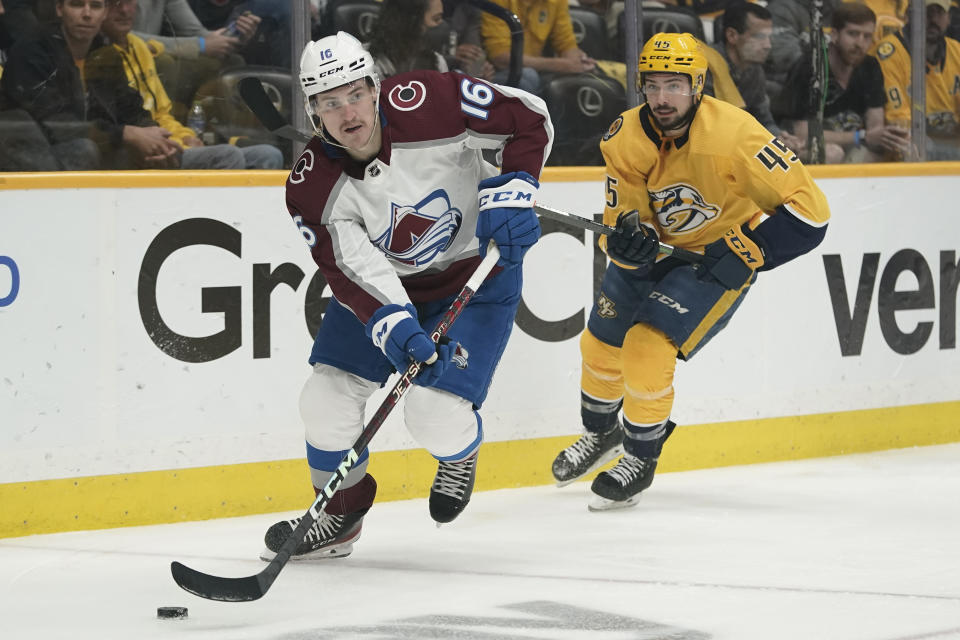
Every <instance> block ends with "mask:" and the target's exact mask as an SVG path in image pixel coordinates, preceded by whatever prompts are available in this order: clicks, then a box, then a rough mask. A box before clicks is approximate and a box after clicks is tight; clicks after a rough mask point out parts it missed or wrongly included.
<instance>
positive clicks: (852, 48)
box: [833, 22, 876, 67]
mask: <svg viewBox="0 0 960 640" xmlns="http://www.w3.org/2000/svg"><path fill="white" fill-rule="evenodd" d="M875 26H876V25H875V24H874V23H873V22H865V23H863V24H850V23H847V24H846V25H844V27H843V29H840V30H839V31H834V32H833V43H834V46H835V47H836V49H837V53H838V54H840V59H841V60H843V61H844V62H845V63H846V64H848V65H850V66H851V67H855V66H857V65H858V64H860V63H861V62H862V61H863V58H864V56H866V55H867V51H869V50H870V47H871V46H872V45H873V30H874V27H875Z"/></svg>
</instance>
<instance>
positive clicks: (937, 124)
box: [874, 33, 960, 135]
mask: <svg viewBox="0 0 960 640" xmlns="http://www.w3.org/2000/svg"><path fill="white" fill-rule="evenodd" d="M874 55H875V56H876V58H877V60H879V61H880V69H881V71H883V88H884V90H885V91H886V93H887V102H886V104H885V105H884V116H885V118H886V121H887V122H888V123H890V124H899V125H900V126H903V127H906V128H907V129H909V128H910V52H909V51H908V49H907V46H906V42H904V40H903V35H902V33H894V34H891V35H889V36H887V37H885V38H884V39H883V40H881V41H880V42H878V43H877V46H876V50H875V52H874ZM926 102H927V133H930V134H934V135H938V134H939V135H952V134H955V133H957V131H958V126H957V125H958V124H960V42H957V41H956V40H954V39H953V38H946V56H945V58H944V60H943V62H942V63H940V64H936V65H931V64H927V86H926Z"/></svg>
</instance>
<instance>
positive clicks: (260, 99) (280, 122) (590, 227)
mask: <svg viewBox="0 0 960 640" xmlns="http://www.w3.org/2000/svg"><path fill="white" fill-rule="evenodd" d="M239 86H240V96H241V97H242V98H243V101H244V102H245V103H246V104H247V107H249V109H250V111H252V112H253V115H254V117H256V118H257V120H259V121H260V123H261V124H263V126H265V127H266V128H267V129H269V130H270V133H273V134H275V135H277V136H280V137H281V138H286V139H288V140H293V141H294V142H304V143H306V142H310V140H312V139H313V137H312V136H310V135H308V134H307V133H306V132H304V131H300V130H299V129H297V128H295V127H293V126H291V125H290V124H289V123H287V121H286V120H285V119H284V118H283V115H282V114H281V113H280V112H279V111H277V108H276V107H275V106H274V105H273V102H272V101H271V100H270V98H269V96H267V92H266V91H264V90H263V84H261V82H260V80H259V79H257V78H255V77H253V76H248V77H246V78H244V79H243V80H241V81H240V84H239ZM533 208H534V210H535V211H536V212H537V213H538V214H539V215H541V216H543V217H545V218H551V219H553V220H556V221H557V222H563V223H565V224H569V225H571V226H574V227H579V228H581V229H586V230H587V231H593V232H594V233H602V234H603V235H607V236H608V235H610V234H611V233H613V231H614V229H613V227H608V226H607V225H605V224H600V223H599V222H594V221H593V220H590V219H589V218H584V217H581V216H577V215H574V214H572V213H566V212H564V211H559V210H558V209H553V208H551V207H546V206H543V205H534V207H533ZM660 253H663V254H666V255H668V256H673V257H675V258H679V259H681V260H684V261H686V262H690V263H692V264H696V263H698V262H703V256H702V255H700V254H699V253H694V252H693V251H689V250H687V249H681V248H679V247H673V246H671V245H669V244H664V243H662V242H661V243H660Z"/></svg>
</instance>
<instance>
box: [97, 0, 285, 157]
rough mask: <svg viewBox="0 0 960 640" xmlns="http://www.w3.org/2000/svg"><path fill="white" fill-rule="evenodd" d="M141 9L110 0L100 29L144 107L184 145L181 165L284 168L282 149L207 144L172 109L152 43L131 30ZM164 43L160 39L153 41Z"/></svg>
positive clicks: (126, 0) (132, 2)
mask: <svg viewBox="0 0 960 640" xmlns="http://www.w3.org/2000/svg"><path fill="white" fill-rule="evenodd" d="M136 12H137V0H109V2H108V11H107V17H106V19H105V20H104V21H103V25H102V26H101V28H100V30H101V32H102V33H103V34H104V36H106V37H107V38H108V39H109V40H110V42H111V43H112V44H113V47H114V48H115V49H116V51H117V52H118V53H119V55H120V56H121V57H122V59H123V69H124V71H125V72H126V75H127V80H128V81H129V84H130V86H131V87H133V88H134V89H136V90H137V91H138V92H139V93H140V96H141V97H142V98H143V108H144V109H146V110H147V111H149V112H150V114H151V115H152V116H153V119H154V120H155V121H156V122H157V124H158V125H159V126H161V127H163V128H164V129H166V130H167V131H169V132H170V140H172V141H173V142H176V143H177V144H179V145H180V146H181V147H183V156H182V158H181V162H180V167H179V168H180V169H280V168H282V167H283V153H282V152H281V151H280V149H278V148H276V147H274V146H271V145H268V144H257V145H251V146H247V147H242V148H241V147H235V146H233V145H229V144H215V145H210V146H206V145H204V143H203V141H202V140H200V138H199V135H198V134H201V133H202V132H200V131H194V130H193V129H191V128H189V127H186V126H184V125H183V124H181V123H180V122H179V121H178V120H177V119H176V118H175V117H174V116H173V113H172V109H173V104H172V102H171V101H170V98H169V96H168V95H167V92H166V90H165V89H164V88H163V84H162V83H161V82H160V77H159V76H158V75H157V67H156V65H155V63H154V61H153V54H152V53H151V50H150V46H148V45H147V43H146V42H145V41H144V40H143V39H142V38H140V37H139V36H136V35H134V34H132V33H130V31H131V29H132V28H133V18H134V16H135V15H136ZM151 44H152V46H154V47H160V46H162V45H159V43H151Z"/></svg>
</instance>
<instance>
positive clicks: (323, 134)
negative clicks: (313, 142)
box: [307, 87, 382, 151]
mask: <svg viewBox="0 0 960 640" xmlns="http://www.w3.org/2000/svg"><path fill="white" fill-rule="evenodd" d="M309 101H310V99H309V98H307V102H308V103H309ZM373 104H374V105H375V108H374V110H373V116H374V117H373V128H372V129H371V130H370V137H368V138H367V140H366V141H365V142H364V143H363V144H362V145H360V149H362V148H363V147H365V146H367V145H368V144H370V141H371V140H373V136H375V135H377V128H378V127H381V128H382V123H381V122H380V87H377V92H376V94H375V95H374V97H373ZM314 117H316V118H317V120H319V121H320V127H319V128H318V127H317V125H316V123H314V122H313V118H312V117H311V119H310V120H311V122H310V124H312V125H313V130H314V131H316V132H317V135H318V136H320V139H321V140H323V141H324V143H326V144H328V145H330V146H331V147H337V148H339V149H344V150H345V151H350V150H353V151H359V150H360V149H358V148H355V147H348V146H346V145H343V144H340V143H339V142H336V140H335V138H334V137H333V136H332V135H330V133H329V132H328V131H327V127H326V126H325V125H324V124H323V118H321V117H320V116H314Z"/></svg>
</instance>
